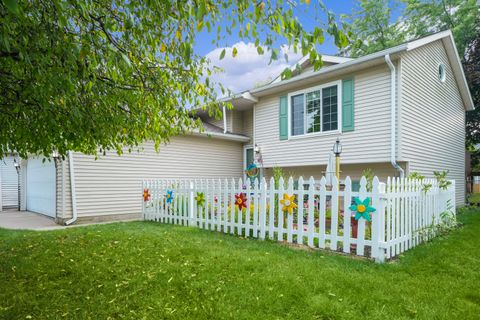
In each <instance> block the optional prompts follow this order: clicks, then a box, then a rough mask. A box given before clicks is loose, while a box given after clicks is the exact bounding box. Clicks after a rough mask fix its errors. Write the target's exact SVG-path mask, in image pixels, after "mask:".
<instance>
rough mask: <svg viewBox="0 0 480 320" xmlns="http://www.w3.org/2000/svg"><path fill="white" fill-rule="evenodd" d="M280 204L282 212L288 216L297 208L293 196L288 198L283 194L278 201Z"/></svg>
mask: <svg viewBox="0 0 480 320" xmlns="http://www.w3.org/2000/svg"><path fill="white" fill-rule="evenodd" d="M280 203H281V204H282V211H283V212H288V214H292V213H293V210H294V209H296V208H297V204H296V203H295V195H294V194H292V195H290V196H289V195H288V194H286V193H284V194H283V199H280Z"/></svg>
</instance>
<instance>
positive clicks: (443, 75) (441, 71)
mask: <svg viewBox="0 0 480 320" xmlns="http://www.w3.org/2000/svg"><path fill="white" fill-rule="evenodd" d="M446 78H447V74H446V72H445V65H444V64H443V63H440V65H439V66H438V79H439V80H440V81H441V82H445V80H446Z"/></svg>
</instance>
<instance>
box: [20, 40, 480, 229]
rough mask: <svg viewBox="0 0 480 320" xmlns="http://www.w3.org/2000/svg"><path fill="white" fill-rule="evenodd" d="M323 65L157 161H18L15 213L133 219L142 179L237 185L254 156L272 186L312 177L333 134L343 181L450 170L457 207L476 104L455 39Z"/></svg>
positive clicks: (249, 95) (259, 95)
mask: <svg viewBox="0 0 480 320" xmlns="http://www.w3.org/2000/svg"><path fill="white" fill-rule="evenodd" d="M323 58H324V61H325V65H324V67H322V68H321V69H320V70H318V71H313V70H312V68H311V67H309V64H308V61H307V60H303V61H301V64H302V66H303V68H302V70H301V71H299V72H296V73H295V75H294V77H292V78H291V79H288V80H281V79H280V78H277V79H275V80H274V81H273V82H272V83H270V84H268V85H265V86H263V87H260V88H255V89H252V90H250V91H247V92H244V93H241V94H238V95H235V96H233V97H231V98H229V99H228V100H224V101H229V102H231V103H232V105H233V109H232V110H227V111H224V112H223V118H222V119H213V118H211V117H209V116H208V114H206V113H202V112H201V111H199V112H198V116H199V117H200V118H201V119H202V120H203V122H204V123H205V129H206V131H207V133H204V134H195V135H188V136H180V137H176V138H174V139H172V141H171V142H170V143H169V144H168V145H166V146H162V147H161V148H160V153H159V154H157V153H155V151H154V149H153V145H152V144H151V143H145V145H144V147H145V150H144V151H143V152H141V153H136V152H133V153H131V154H124V155H122V156H121V157H120V156H117V155H116V154H115V153H114V152H109V153H107V155H106V156H100V158H99V159H98V160H95V158H94V157H93V156H87V155H83V154H80V153H73V154H72V155H71V157H70V158H69V160H68V161H63V162H62V161H60V162H59V163H58V165H57V166H56V169H55V165H54V164H53V163H44V164H42V163H41V161H40V160H37V159H35V158H31V159H27V160H23V161H22V170H21V177H22V178H21V179H20V181H21V183H20V184H21V192H20V198H21V203H22V208H23V209H28V210H31V211H37V212H41V213H45V214H47V215H51V216H54V217H55V218H56V219H57V221H59V222H65V221H66V220H68V219H70V218H71V217H72V214H73V212H74V211H75V212H76V214H77V216H78V220H80V221H81V220H87V219H114V218H121V219H124V218H127V217H128V218H130V217H131V218H135V217H139V216H140V210H141V195H140V188H141V181H142V179H148V178H183V177H184V178H224V177H237V178H238V177H241V176H243V172H244V169H245V168H246V166H247V165H248V163H249V162H252V161H255V159H257V162H258V164H259V165H260V166H261V168H262V171H263V173H264V176H265V177H267V178H269V177H270V176H271V175H272V168H273V167H274V166H279V167H282V168H283V169H284V171H285V172H286V173H288V174H290V173H291V174H293V175H295V176H296V177H298V176H300V175H302V176H304V177H309V176H311V175H313V176H314V177H316V179H319V178H320V176H321V175H322V174H324V172H325V170H326V165H327V162H328V159H329V154H330V153H331V149H332V146H333V144H334V142H335V140H336V139H337V137H338V138H340V141H341V143H342V145H343V152H342V154H341V158H342V167H341V170H342V174H341V176H342V177H345V176H347V175H349V176H350V177H352V179H354V180H356V179H359V178H360V176H361V175H362V172H363V170H364V169H367V168H370V169H372V170H373V171H374V173H375V174H376V175H378V176H379V177H380V178H381V179H384V178H386V177H387V176H401V175H405V176H406V175H408V174H409V173H410V172H414V171H415V172H418V173H420V174H423V175H425V176H427V177H431V176H432V175H433V171H434V170H437V171H439V170H449V178H451V179H455V180H456V192H457V200H456V202H457V204H458V205H461V204H463V203H464V199H465V152H464V150H465V111H466V110H472V109H473V102H472V99H471V96H470V93H469V90H468V86H467V83H466V80H465V76H464V74H463V70H462V66H461V63H460V61H459V57H458V53H457V51H456V48H455V44H454V40H453V38H452V35H451V32H450V31H445V32H441V33H437V34H434V35H431V36H428V37H425V38H422V39H418V40H414V41H411V42H408V43H405V44H402V45H399V46H396V47H393V48H390V49H387V50H384V51H380V52H377V53H373V54H370V55H367V56H364V57H360V58H357V59H348V58H338V57H329V56H324V57H323ZM255 153H256V155H255ZM259 160H261V161H259ZM48 168H50V169H48ZM52 168H53V169H52ZM42 172H43V173H42ZM44 173H45V174H44ZM47 177H48V178H47ZM71 177H72V178H73V179H72V180H73V181H72V180H71ZM47 180H48V181H47ZM42 181H44V182H42ZM42 183H43V184H45V185H48V186H50V187H49V188H42ZM55 185H56V188H55V187H52V186H55ZM25 189H26V190H25ZM29 189H30V190H33V191H29ZM46 193H48V195H46ZM40 203H42V208H38V209H37V208H36V207H37V206H40ZM47 207H48V210H46V209H43V208H47ZM42 211H43V212H42ZM47 212H48V213H47Z"/></svg>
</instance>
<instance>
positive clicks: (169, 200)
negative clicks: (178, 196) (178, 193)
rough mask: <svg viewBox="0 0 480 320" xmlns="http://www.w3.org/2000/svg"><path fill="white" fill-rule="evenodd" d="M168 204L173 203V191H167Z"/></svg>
mask: <svg viewBox="0 0 480 320" xmlns="http://www.w3.org/2000/svg"><path fill="white" fill-rule="evenodd" d="M166 198H167V203H172V201H173V190H167V195H166Z"/></svg>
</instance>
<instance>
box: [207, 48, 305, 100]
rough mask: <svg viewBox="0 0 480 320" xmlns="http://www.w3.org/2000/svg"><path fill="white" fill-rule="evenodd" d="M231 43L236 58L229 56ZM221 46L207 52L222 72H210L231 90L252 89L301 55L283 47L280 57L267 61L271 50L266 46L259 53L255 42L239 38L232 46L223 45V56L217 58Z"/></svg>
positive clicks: (217, 80)
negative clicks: (246, 41)
mask: <svg viewBox="0 0 480 320" xmlns="http://www.w3.org/2000/svg"><path fill="white" fill-rule="evenodd" d="M234 47H235V48H237V51H238V54H237V56H236V57H235V58H234V57H232V51H233V48H234ZM223 49H224V48H217V49H214V50H212V51H210V52H209V53H207V55H206V57H207V58H208V59H209V60H210V63H211V65H212V66H217V67H219V68H221V69H223V72H220V73H216V74H213V75H212V77H211V80H213V81H214V82H217V83H221V84H222V85H223V86H224V87H225V88H227V89H230V90H231V91H232V92H234V93H237V92H242V91H245V90H248V89H251V88H253V87H254V86H255V85H256V84H258V83H264V82H265V81H268V80H273V79H274V78H275V77H277V76H278V75H279V74H280V73H281V72H282V71H283V70H284V69H285V68H286V67H288V66H291V65H293V64H294V63H296V62H297V61H298V60H299V59H300V58H301V54H300V53H297V54H295V53H294V52H293V50H292V49H289V48H287V47H282V49H281V50H282V53H281V54H279V59H278V60H276V61H272V63H271V64H268V62H269V61H270V52H268V51H266V50H265V53H264V54H263V55H259V54H258V53H257V48H256V47H255V44H254V43H251V42H250V43H245V42H243V41H241V42H237V43H235V44H234V45H232V46H231V47H225V49H226V54H225V57H224V58H223V59H222V60H220V53H221V52H222V50H223ZM284 53H287V54H288V62H287V61H285V59H284V57H283V55H284Z"/></svg>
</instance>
